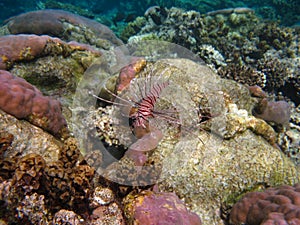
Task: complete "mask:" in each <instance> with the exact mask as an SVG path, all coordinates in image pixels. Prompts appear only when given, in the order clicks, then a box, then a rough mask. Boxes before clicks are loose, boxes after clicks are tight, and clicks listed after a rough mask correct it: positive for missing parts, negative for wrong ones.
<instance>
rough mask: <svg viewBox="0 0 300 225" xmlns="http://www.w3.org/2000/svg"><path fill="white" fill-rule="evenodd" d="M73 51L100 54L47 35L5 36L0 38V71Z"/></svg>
mask: <svg viewBox="0 0 300 225" xmlns="http://www.w3.org/2000/svg"><path fill="white" fill-rule="evenodd" d="M75 50H82V51H83V50H88V51H91V52H93V53H95V55H97V54H98V55H100V52H99V51H97V50H95V49H93V48H92V47H91V46H88V45H85V44H80V43H77V42H75V41H72V42H68V43H66V42H64V41H62V40H61V39H59V38H53V37H50V36H47V35H42V36H38V35H34V34H31V35H27V34H19V35H6V36H2V37H0V69H6V70H7V69H10V68H12V67H13V65H14V63H15V62H18V61H30V60H33V59H36V58H38V57H41V56H46V55H55V54H58V55H63V56H65V57H66V56H68V55H70V54H71V53H72V52H74V51H75Z"/></svg>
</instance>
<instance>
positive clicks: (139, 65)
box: [116, 58, 147, 94]
mask: <svg viewBox="0 0 300 225" xmlns="http://www.w3.org/2000/svg"><path fill="white" fill-rule="evenodd" d="M146 64H147V62H146V60H145V59H143V58H132V59H131V62H130V64H128V65H127V66H124V67H123V68H122V69H121V71H120V73H119V77H118V80H117V86H116V92H117V93H118V94H119V93H121V92H122V90H124V89H125V88H126V87H127V86H128V85H129V84H130V81H131V80H132V79H133V78H135V76H136V74H137V73H138V72H140V71H141V70H142V69H143V68H144V67H145V66H146Z"/></svg>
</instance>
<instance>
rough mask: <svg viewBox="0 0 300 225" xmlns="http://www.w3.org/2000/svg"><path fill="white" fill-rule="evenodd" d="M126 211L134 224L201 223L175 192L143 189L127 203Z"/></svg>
mask: <svg viewBox="0 0 300 225" xmlns="http://www.w3.org/2000/svg"><path fill="white" fill-rule="evenodd" d="M129 198H130V197H129ZM126 212H127V213H128V215H130V218H129V220H131V221H134V222H133V224H143V225H152V224H164V225H185V224H186V225H187V224H189V225H201V220H200V218H199V217H198V216H197V215H196V214H195V213H192V212H189V211H188V210H187V209H186V207H185V205H184V204H183V202H182V201H181V200H180V199H179V198H178V197H177V196H176V195H175V194H174V193H166V192H158V193H155V192H151V191H143V192H142V193H140V194H138V195H136V196H134V201H132V200H131V202H129V203H128V204H127V205H126V209H125V214H126Z"/></svg>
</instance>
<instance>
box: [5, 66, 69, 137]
mask: <svg viewBox="0 0 300 225" xmlns="http://www.w3.org/2000/svg"><path fill="white" fill-rule="evenodd" d="M0 109H2V110H3V111H5V112H7V113H9V114H11V115H13V116H15V117H16V118H18V119H26V120H28V121H30V123H32V124H34V125H36V126H39V127H41V128H42V129H44V130H46V131H48V132H50V133H52V134H54V135H55V136H57V137H64V136H67V135H68V129H67V123H66V120H65V118H64V116H63V115H62V111H61V104H60V102H59V101H57V100H55V99H52V98H50V97H47V96H44V95H43V94H42V93H41V92H40V91H39V90H38V89H37V88H36V87H34V86H33V85H31V84H30V83H28V82H27V81H25V80H24V79H22V78H19V77H15V76H14V75H12V74H11V73H9V72H7V71H4V70H0Z"/></svg>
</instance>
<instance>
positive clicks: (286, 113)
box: [254, 99, 291, 125]
mask: <svg viewBox="0 0 300 225" xmlns="http://www.w3.org/2000/svg"><path fill="white" fill-rule="evenodd" d="M263 101H265V102H263ZM262 104H263V105H264V106H263V107H262V109H260V111H261V113H258V112H257V111H256V112H255V111H254V114H255V116H256V117H258V118H261V119H263V120H265V121H269V122H274V123H276V124H282V125H287V124H288V122H289V120H290V117H291V107H290V105H289V104H288V103H287V102H286V101H277V102H268V101H267V100H266V99H263V100H262V103H261V105H262Z"/></svg>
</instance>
